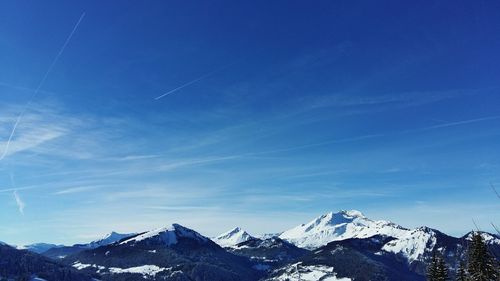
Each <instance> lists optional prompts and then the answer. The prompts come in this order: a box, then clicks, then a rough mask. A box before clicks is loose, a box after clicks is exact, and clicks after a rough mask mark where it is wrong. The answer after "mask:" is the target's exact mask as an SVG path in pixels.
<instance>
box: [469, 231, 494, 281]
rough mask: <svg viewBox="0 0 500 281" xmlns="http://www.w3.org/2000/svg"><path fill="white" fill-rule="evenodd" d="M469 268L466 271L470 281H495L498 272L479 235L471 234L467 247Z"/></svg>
mask: <svg viewBox="0 0 500 281" xmlns="http://www.w3.org/2000/svg"><path fill="white" fill-rule="evenodd" d="M468 255H469V266H468V268H467V271H468V273H469V278H470V280H472V281H496V280H498V272H497V269H496V267H497V266H496V264H495V263H496V261H495V259H494V258H493V257H492V256H491V255H490V253H489V252H488V247H487V246H486V243H485V242H484V241H483V237H482V236H481V234H480V233H476V232H474V233H473V234H472V241H471V242H470V245H469V252H468Z"/></svg>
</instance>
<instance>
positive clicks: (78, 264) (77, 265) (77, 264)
mask: <svg viewBox="0 0 500 281" xmlns="http://www.w3.org/2000/svg"><path fill="white" fill-rule="evenodd" d="M71 266H73V267H74V268H76V269H77V270H82V269H85V268H89V267H92V268H96V269H97V273H100V272H101V271H102V270H105V269H106V267H104V266H101V265H96V264H85V263H81V262H80V261H76V262H74V263H73V264H72V265H71Z"/></svg>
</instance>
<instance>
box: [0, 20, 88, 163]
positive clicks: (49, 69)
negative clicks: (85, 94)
mask: <svg viewBox="0 0 500 281" xmlns="http://www.w3.org/2000/svg"><path fill="white" fill-rule="evenodd" d="M84 17H85V13H82V15H81V16H80V18H79V19H78V22H77V23H76V24H75V26H74V27H73V30H71V33H70V34H69V36H68V37H67V38H66V41H65V42H64V44H63V46H62V47H61V49H60V50H59V52H58V53H57V55H56V57H55V58H54V59H53V60H52V63H51V64H50V66H49V68H48V69H47V71H46V72H45V74H44V75H43V77H42V80H40V83H39V84H38V86H37V87H36V89H35V91H34V92H33V95H31V97H30V99H29V100H28V102H27V103H26V105H25V106H24V108H23V110H22V111H21V113H20V114H19V115H18V116H17V118H16V122H15V123H14V126H13V127H12V130H11V132H10V134H9V137H8V139H7V142H6V144H5V147H4V150H3V153H2V155H1V156H0V161H1V160H3V159H4V158H5V157H6V156H7V155H8V154H9V148H10V144H11V142H12V138H13V137H14V135H15V134H16V130H17V127H18V126H19V123H20V122H21V120H22V119H23V118H24V115H25V114H26V112H27V111H28V109H29V106H30V105H31V103H32V102H33V100H34V98H35V97H36V95H37V94H38V92H39V91H40V89H41V88H42V86H43V84H44V83H45V81H46V80H47V77H48V76H49V74H50V72H52V69H53V68H54V66H55V65H56V63H57V61H58V60H59V58H60V57H61V55H62V54H63V52H64V50H65V49H66V46H67V45H68V43H69V42H70V41H71V38H72V37H73V35H74V34H75V32H76V30H77V29H78V26H79V25H80V22H81V21H82V20H83V18H84Z"/></svg>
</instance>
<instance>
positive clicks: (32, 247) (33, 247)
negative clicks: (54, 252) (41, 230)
mask: <svg viewBox="0 0 500 281" xmlns="http://www.w3.org/2000/svg"><path fill="white" fill-rule="evenodd" d="M61 247H64V245H56V244H49V243H34V244H29V245H24V246H21V247H17V249H19V250H28V251H30V252H33V253H37V254H41V253H43V252H46V251H48V250H50V249H52V248H61Z"/></svg>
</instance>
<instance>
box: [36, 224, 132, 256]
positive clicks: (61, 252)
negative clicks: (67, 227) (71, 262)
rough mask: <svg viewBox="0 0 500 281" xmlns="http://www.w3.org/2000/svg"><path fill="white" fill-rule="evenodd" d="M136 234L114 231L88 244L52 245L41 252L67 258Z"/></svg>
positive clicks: (45, 254)
mask: <svg viewBox="0 0 500 281" xmlns="http://www.w3.org/2000/svg"><path fill="white" fill-rule="evenodd" d="M133 235H135V234H134V233H128V234H127V233H117V232H114V231H112V232H111V233H108V234H106V235H104V236H103V237H102V238H100V239H97V240H94V241H92V242H90V243H87V244H75V245H73V246H59V247H52V248H49V249H48V250H46V251H43V252H40V253H41V254H42V255H44V256H47V257H49V258H53V259H62V258H65V257H66V256H68V255H72V254H76V253H78V252H81V251H84V250H88V249H95V248H97V247H101V246H105V245H109V244H112V243H115V242H118V241H120V240H122V239H125V238H127V237H131V236H133Z"/></svg>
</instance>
